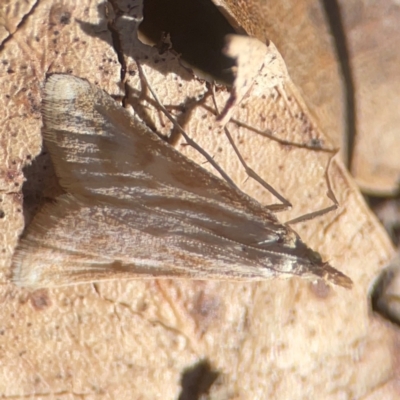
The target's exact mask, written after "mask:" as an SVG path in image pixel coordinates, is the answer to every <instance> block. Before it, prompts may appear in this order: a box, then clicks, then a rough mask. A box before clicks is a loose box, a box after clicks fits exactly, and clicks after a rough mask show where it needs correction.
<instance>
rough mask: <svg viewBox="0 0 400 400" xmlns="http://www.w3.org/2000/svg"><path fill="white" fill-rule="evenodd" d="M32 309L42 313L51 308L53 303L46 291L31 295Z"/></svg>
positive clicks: (38, 291)
mask: <svg viewBox="0 0 400 400" xmlns="http://www.w3.org/2000/svg"><path fill="white" fill-rule="evenodd" d="M30 301H31V304H32V307H33V308H34V309H35V310H38V311H42V310H44V309H46V308H47V307H50V306H51V301H50V298H49V295H48V292H47V290H46V289H39V290H35V291H34V292H33V293H31V295H30Z"/></svg>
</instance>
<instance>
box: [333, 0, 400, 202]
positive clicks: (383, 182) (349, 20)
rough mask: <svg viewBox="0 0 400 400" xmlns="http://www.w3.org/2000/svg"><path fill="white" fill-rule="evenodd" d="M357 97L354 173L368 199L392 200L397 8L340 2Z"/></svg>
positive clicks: (397, 124) (397, 164)
mask: <svg viewBox="0 0 400 400" xmlns="http://www.w3.org/2000/svg"><path fill="white" fill-rule="evenodd" d="M339 3H340V5H341V8H342V13H343V22H344V28H345V30H346V36H347V40H348V47H349V54H350V63H351V67H352V71H353V79H354V84H355V95H356V118H357V131H356V133H357V135H356V141H355V148H354V155H353V163H352V173H353V175H354V176H355V178H356V180H357V183H358V184H359V185H360V187H361V188H362V189H363V190H365V191H367V192H370V193H373V194H379V195H385V194H386V195H392V194H395V193H398V192H399V182H400V157H399V154H400V140H399V132H400V113H399V95H398V94H399V92H400V72H399V68H398V66H399V63H400V48H399V45H398V44H399V40H400V24H399V20H400V5H399V4H398V2H393V1H390V0H384V1H373V2H370V1H364V0H359V1H356V2H351V4H350V2H347V1H340V2H339Z"/></svg>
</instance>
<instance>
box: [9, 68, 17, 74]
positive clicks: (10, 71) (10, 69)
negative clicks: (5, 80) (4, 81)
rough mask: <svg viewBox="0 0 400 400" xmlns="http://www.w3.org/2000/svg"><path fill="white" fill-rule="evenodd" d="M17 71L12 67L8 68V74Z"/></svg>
mask: <svg viewBox="0 0 400 400" xmlns="http://www.w3.org/2000/svg"><path fill="white" fill-rule="evenodd" d="M14 72H15V71H14V70H13V69H12V68H8V70H7V74H13V73H14Z"/></svg>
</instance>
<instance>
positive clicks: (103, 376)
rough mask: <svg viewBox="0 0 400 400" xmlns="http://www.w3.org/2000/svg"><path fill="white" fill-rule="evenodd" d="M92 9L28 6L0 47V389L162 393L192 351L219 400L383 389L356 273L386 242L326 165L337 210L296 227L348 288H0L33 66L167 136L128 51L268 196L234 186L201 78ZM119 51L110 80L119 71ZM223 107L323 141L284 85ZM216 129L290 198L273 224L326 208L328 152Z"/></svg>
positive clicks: (291, 284) (38, 77) (32, 148)
mask: <svg viewBox="0 0 400 400" xmlns="http://www.w3.org/2000/svg"><path fill="white" fill-rule="evenodd" d="M14 4H18V2H16V3H14ZM96 4H97V6H96ZM113 4H116V2H113ZM1 7H2V12H3V13H5V11H4V6H3V5H2V6H1ZM15 7H16V6H15ZM14 10H17V8H16V9H11V10H10V11H9V13H11V14H12V13H13V12H14ZM136 11H137V10H136ZM105 15H106V13H105V5H104V3H93V2H90V3H86V2H79V4H78V3H76V2H73V1H67V0H66V1H64V2H62V3H57V4H54V3H53V2H50V1H42V2H39V3H37V4H36V3H35V6H34V7H32V8H31V9H30V11H29V12H27V14H26V15H24V16H21V21H22V20H24V23H23V24H20V25H18V24H17V26H18V29H17V30H16V31H15V32H14V33H13V34H12V36H10V37H9V38H8V39H7V41H6V42H5V43H4V46H3V47H2V48H1V54H0V88H1V90H0V93H1V95H0V97H1V100H0V101H1V104H2V105H3V109H5V110H7V111H6V113H5V114H3V115H2V117H3V118H4V121H3V123H2V124H0V127H1V129H2V131H1V133H0V138H1V142H0V151H1V152H2V153H1V158H0V159H1V160H2V161H4V165H2V175H1V181H0V185H1V186H0V187H1V191H2V192H1V196H2V198H3V203H1V204H2V205H1V209H2V210H3V212H4V217H3V218H1V219H0V224H1V225H0V226H1V232H3V235H2V237H1V238H2V249H3V254H4V257H3V258H2V266H3V283H4V286H3V287H2V289H1V295H2V298H3V303H2V304H3V306H2V311H1V313H2V314H1V321H2V327H1V329H0V333H1V336H0V345H1V349H2V351H3V353H2V360H3V363H4V366H5V367H4V368H2V369H1V372H0V374H1V379H0V393H1V394H2V395H3V396H4V397H7V396H14V397H18V396H19V397H22V396H24V397H26V396H30V395H34V396H36V397H37V398H40V397H44V396H47V397H50V398H51V397H57V398H63V399H72V398H76V397H79V396H81V397H83V396H84V397H87V398H97V397H99V398H100V397H102V398H118V399H125V398H126V399H131V398H148V399H154V398H163V399H164V398H170V399H173V398H178V397H179V396H180V395H182V396H183V395H187V393H188V392H187V385H184V382H185V379H184V378H185V377H187V376H189V372H190V371H191V370H195V371H196V370H197V371H198V370H201V369H199V367H198V366H199V365H200V366H201V365H202V364H201V363H200V361H204V360H207V361H208V363H209V365H210V366H211V367H210V370H212V371H211V372H212V373H211V372H210V375H212V376H213V377H215V373H218V374H219V378H218V379H217V380H216V381H215V383H214V385H212V386H211V388H210V389H209V393H210V396H213V393H214V394H215V396H219V397H214V398H223V399H233V398H240V399H247V398H248V399H254V398H265V397H268V398H270V399H289V398H290V399H292V398H297V399H301V398H304V399H306V398H307V399H308V398H310V397H311V398H323V399H337V398H339V397H344V398H362V397H363V396H364V398H365V399H366V398H368V399H372V398H385V399H395V398H396V387H395V385H394V382H395V380H394V379H393V377H394V376H395V375H394V374H395V367H396V358H395V357H396V356H395V354H396V352H395V351H394V350H395V348H396V347H395V345H396V333H395V332H394V330H393V329H392V328H391V327H390V326H388V325H385V324H383V323H382V322H381V320H379V319H376V318H373V317H372V316H371V314H370V311H369V306H368V291H369V287H370V284H371V281H372V280H373V279H374V278H375V277H376V275H377V274H378V273H379V271H380V270H381V268H382V266H383V264H384V263H385V262H386V261H387V260H388V259H389V258H390V256H391V254H392V252H393V249H392V246H391V244H390V242H389V240H388V238H387V236H386V234H385V233H384V231H383V229H382V228H381V227H380V225H379V224H378V223H377V221H376V218H375V217H374V216H373V215H371V213H370V212H369V210H368V209H367V207H366V206H365V204H364V201H363V200H362V197H361V196H360V194H359V192H358V191H357V188H356V186H355V185H354V182H353V181H352V180H351V178H350V177H349V175H348V173H347V172H346V171H345V169H344V167H343V166H342V165H341V163H340V162H339V161H335V162H333V163H332V168H331V172H330V176H331V181H332V186H333V189H334V191H335V193H336V195H337V197H338V200H339V202H340V206H341V207H340V209H339V210H338V211H337V212H336V213H331V214H329V215H326V216H325V217H324V218H320V219H318V220H313V221H309V222H307V223H304V224H301V226H298V227H297V226H296V230H297V231H298V232H299V233H300V234H301V236H302V238H304V240H305V241H306V242H307V243H308V244H309V245H310V246H312V247H313V248H316V249H318V250H319V251H320V252H321V253H322V254H323V256H324V257H326V258H329V260H330V262H331V263H332V265H334V266H337V267H338V268H339V267H340V269H341V270H342V271H343V272H345V273H347V274H349V275H350V276H351V277H352V278H353V281H354V282H355V287H354V289H353V290H352V291H344V290H341V289H335V290H333V289H329V288H328V287H326V286H320V285H317V286H313V285H309V284H307V283H304V282H301V281H298V280H290V281H288V282H280V281H272V282H267V283H262V284H261V283H258V284H249V283H242V284H237V283H226V282H207V281H206V282H196V281H180V280H173V281H156V280H155V281H147V282H143V281H135V282H129V281H117V282H113V283H102V284H95V285H80V286H76V287H70V288H63V289H52V290H48V291H41V292H34V293H29V292H26V291H23V290H20V289H17V288H16V287H14V286H12V285H11V284H7V280H6V279H5V275H6V274H7V272H8V269H7V268H8V266H9V261H10V258H11V254H12V251H13V248H14V247H15V245H16V239H17V234H18V233H19V232H20V231H21V230H22V222H23V221H22V214H21V213H18V210H17V209H18V207H21V199H20V198H19V197H18V193H19V190H20V182H21V180H22V170H21V167H22V165H24V164H25V163H26V162H27V160H26V159H27V156H28V155H29V156H31V158H33V157H35V156H36V155H37V154H38V152H39V150H40V143H41V138H40V125H41V122H40V114H39V112H38V110H39V105H40V87H41V85H42V83H43V81H44V78H45V74H46V73H47V72H67V71H70V72H71V73H73V74H74V75H77V76H81V77H83V78H87V79H89V80H90V81H91V82H92V83H97V84H99V86H101V87H102V88H103V89H105V90H106V91H107V92H109V93H110V94H113V95H119V96H123V100H124V103H125V104H127V105H128V106H134V111H135V112H136V113H137V114H138V115H139V116H140V117H141V118H142V119H143V120H144V121H145V122H146V123H147V124H148V125H149V126H152V127H153V128H157V130H159V131H162V132H163V133H166V134H168V133H170V131H171V127H170V125H169V124H168V122H167V121H166V119H165V118H164V116H163V115H162V114H160V113H159V111H158V109H157V108H156V107H154V101H153V100H152V98H151V97H150V96H149V95H147V93H146V90H144V89H143V87H142V83H141V81H140V79H139V76H138V71H137V66H136V63H135V62H134V61H133V60H132V56H135V57H136V58H138V57H139V58H140V60H139V62H141V64H142V66H143V69H144V71H145V73H146V75H147V76H148V78H149V81H150V84H151V85H152V86H153V87H155V88H156V90H157V94H158V96H159V97H160V98H161V100H162V102H163V104H164V105H166V106H167V107H168V108H169V109H170V110H171V112H173V113H174V114H175V115H176V116H177V118H178V119H179V121H180V122H181V123H182V124H183V125H185V129H186V130H187V131H188V133H189V134H190V136H191V137H193V138H195V139H196V141H198V142H200V144H201V145H202V146H204V147H205V148H206V149H207V150H208V151H209V152H210V153H211V154H212V155H214V156H215V159H216V160H217V161H218V162H219V163H220V164H221V165H222V166H223V167H224V168H225V170H226V171H227V172H228V174H229V175H230V176H232V178H233V179H234V180H235V182H236V183H237V184H238V185H240V186H241V188H242V189H243V190H245V191H246V192H247V193H248V194H250V195H252V196H253V197H255V198H256V199H258V200H259V201H260V202H262V203H263V204H268V203H272V202H274V201H275V200H274V199H272V196H270V195H269V194H268V193H266V192H265V191H264V190H263V189H262V188H260V187H259V186H258V185H257V184H255V183H254V182H252V181H251V180H246V174H245V173H244V172H243V169H242V168H241V166H240V164H239V162H238V160H237V157H236V156H235V154H234V152H233V150H232V149H231V147H230V146H229V144H228V142H227V140H226V138H225V137H224V135H223V134H222V131H221V133H219V131H218V129H217V127H216V126H217V125H216V122H215V117H216V115H215V109H214V106H213V103H212V101H211V98H210V97H209V96H207V94H208V89H207V86H206V84H205V83H204V82H203V81H201V80H199V79H197V78H196V77H195V76H193V74H192V73H191V71H190V70H188V69H187V68H185V67H182V66H181V64H180V62H179V59H178V58H177V57H176V56H175V55H174V54H171V53H168V52H167V53H164V54H160V53H159V51H158V49H157V48H152V47H149V46H146V45H141V44H140V43H139V42H138V41H136V40H134V39H133V37H134V36H133V33H132V32H133V30H132V27H133V23H134V22H135V21H134V18H133V17H134V16H133V15H131V18H130V19H128V18H125V19H124V18H120V19H117V20H115V21H114V26H116V27H117V28H116V29H117V32H118V33H119V34H120V36H119V38H120V41H121V43H120V44H119V43H118V41H117V37H118V35H116V34H115V32H114V33H113V34H112V33H111V32H110V29H109V27H110V26H112V24H108V22H109V21H107V19H106V17H105ZM116 15H119V14H116ZM111 17H112V12H109V18H111ZM238 25H239V24H238ZM118 51H121V52H120V53H118ZM122 56H123V57H122ZM4 60H5V61H7V63H6V64H4V62H3V61H4ZM22 60H27V61H22ZM121 60H124V61H125V65H124V68H125V71H126V78H127V79H126V84H125V85H120V79H119V77H120V72H121V65H120V63H119V62H120V61H121ZM11 71H12V72H11ZM25 89H26V90H25ZM294 90H295V89H294ZM201 96H203V98H200V97H201ZM216 97H217V102H218V105H219V107H221V108H222V106H223V105H224V104H225V103H226V101H227V99H228V98H229V92H228V91H227V90H226V89H225V88H220V89H219V90H218V91H217V94H216ZM233 117H234V118H235V119H238V120H241V121H247V122H248V123H249V124H250V125H252V126H254V127H256V128H257V129H259V130H265V129H269V130H271V131H272V132H275V134H276V135H277V136H278V137H280V138H284V139H287V140H291V141H295V142H298V143H309V140H311V139H313V140H316V139H317V140H318V141H319V143H320V144H321V145H325V146H326V145H327V144H329V143H330V140H329V139H328V138H327V137H326V136H325V135H323V134H322V133H321V131H320V129H319V128H318V126H317V124H316V122H315V121H314V120H313V119H312V118H310V116H309V111H308V110H307V108H306V107H305V106H304V103H303V102H302V100H301V98H300V96H297V95H292V93H291V92H290V93H289V92H285V93H282V92H281V91H278V90H276V89H275V88H272V89H271V88H270V89H266V91H265V93H264V94H261V95H260V96H248V97H246V99H244V101H242V103H241V104H240V105H239V107H237V108H236V111H235V113H234V114H233ZM336 117H337V116H336ZM227 126H228V128H229V129H230V130H231V133H232V135H233V137H234V139H235V141H236V143H237V144H238V146H239V149H240V151H241V153H242V155H243V156H244V157H245V159H246V161H247V162H248V163H249V164H250V165H251V167H252V168H254V169H255V170H256V171H257V172H258V173H259V174H260V175H261V176H262V177H263V178H265V179H266V180H267V181H268V182H269V183H270V184H272V185H273V186H274V187H275V188H276V189H278V190H279V191H281V192H282V193H283V194H284V195H285V197H287V198H288V199H289V200H290V201H291V202H292V203H293V205H294V207H293V209H292V210H291V211H288V212H285V213H282V214H281V215H279V218H280V219H281V220H282V221H285V220H288V219H290V218H292V217H296V216H299V215H302V214H304V213H307V212H310V211H315V210H317V209H320V208H323V207H325V206H327V205H330V204H331V203H330V200H329V199H328V198H327V196H326V190H327V187H326V182H325V179H324V178H325V177H324V174H325V167H326V165H327V161H328V158H329V155H328V154H326V153H322V152H315V151H310V150H309V149H304V148H293V147H290V146H282V145H280V144H278V143H276V142H272V141H271V140H269V139H268V138H265V137H261V136H260V135H257V134H256V133H255V132H252V131H251V130H249V129H245V128H243V127H238V126H235V125H234V124H232V123H229V124H228V125H227ZM13 135H14V136H13ZM335 140H337V139H335ZM177 148H178V149H179V150H182V151H183V152H185V154H188V155H191V156H193V158H194V159H195V160H196V161H197V162H202V159H201V157H200V156H199V155H198V154H197V153H195V152H194V151H192V150H191V149H190V148H187V147H186V146H182V145H181V144H180V143H178V145H177ZM13 161H16V163H15V164H14V163H13ZM206 166H207V167H209V166H208V165H206ZM9 171H11V172H12V174H11V175H10V174H8V172H9ZM26 173H27V174H28V175H29V169H27V170H26ZM11 176H14V177H15V178H11ZM43 177H44V175H42V174H36V175H35V177H31V179H33V180H34V181H36V182H39V181H40V180H41V179H42V178H43ZM14 181H15V182H14ZM15 183H18V186H15ZM41 184H42V183H40V185H41ZM46 196H48V194H46ZM44 200H45V199H44ZM196 368H197V369H196ZM201 371H203V370H201ZM192 376H196V374H194V375H192ZM196 379H199V380H201V379H200V378H196ZM196 379H195V380H194V382H195V383H197V384H199V385H200V383H199V381H198V380H196Z"/></svg>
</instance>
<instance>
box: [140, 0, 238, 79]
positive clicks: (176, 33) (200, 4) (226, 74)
mask: <svg viewBox="0 0 400 400" xmlns="http://www.w3.org/2000/svg"><path fill="white" fill-rule="evenodd" d="M139 30H140V32H141V33H143V34H144V35H145V36H146V37H148V38H149V39H151V40H152V41H153V42H154V43H159V42H160V41H161V39H162V36H163V34H165V33H166V34H169V35H170V39H171V43H172V48H173V49H174V50H175V51H176V52H177V53H179V54H181V57H182V59H183V60H185V61H186V62H187V63H189V64H190V65H192V66H194V67H196V68H198V69H200V70H202V71H204V72H206V73H207V74H209V75H212V76H213V77H214V78H216V79H218V80H220V81H223V82H227V83H231V82H232V78H233V76H232V73H231V70H230V68H231V67H232V66H234V61H233V60H232V58H229V57H226V56H225V55H224V54H222V48H223V47H224V44H225V42H224V38H225V36H226V35H227V34H233V33H235V30H234V29H233V28H232V27H231V25H230V24H229V23H228V21H227V20H226V19H225V18H224V17H223V15H222V14H221V13H220V12H219V10H218V9H217V7H215V5H214V4H213V3H212V2H211V1H210V0H196V1H193V0H189V1H188V0H145V1H144V7H143V22H142V23H141V25H140V27H139Z"/></svg>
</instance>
